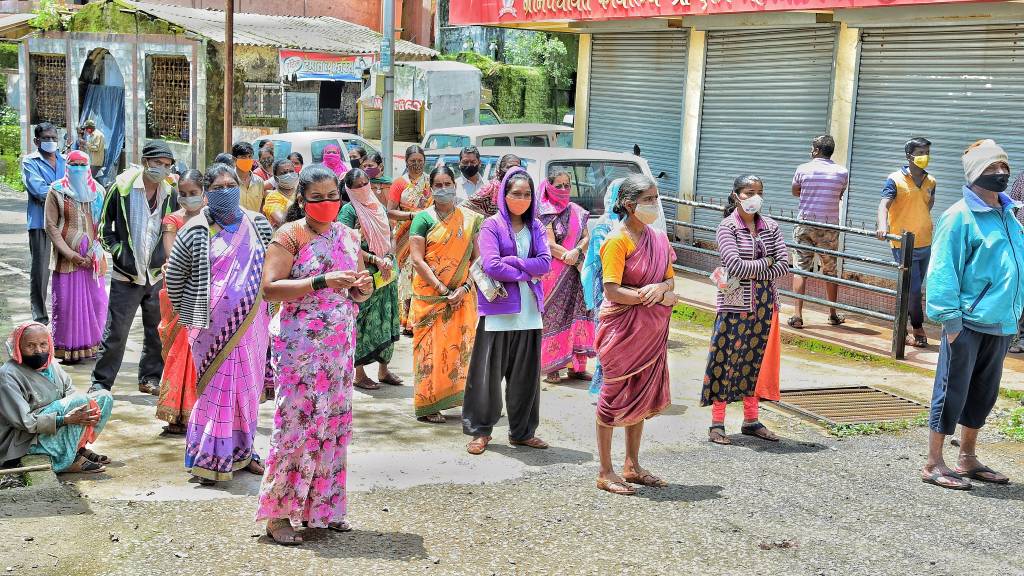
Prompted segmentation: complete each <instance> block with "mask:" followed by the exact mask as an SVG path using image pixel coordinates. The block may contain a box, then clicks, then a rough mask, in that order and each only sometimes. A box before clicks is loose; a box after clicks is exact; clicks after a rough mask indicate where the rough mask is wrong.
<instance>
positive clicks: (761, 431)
mask: <svg viewBox="0 0 1024 576" xmlns="http://www.w3.org/2000/svg"><path fill="white" fill-rule="evenodd" d="M740 433H741V434H743V435H744V436H754V437H756V438H760V439H762V440H767V441H769V442H778V441H779V437H778V436H776V435H775V433H774V432H772V431H771V430H769V429H768V427H767V426H765V425H764V424H761V423H760V422H754V423H753V424H744V425H743V426H742V427H741V428H740Z"/></svg>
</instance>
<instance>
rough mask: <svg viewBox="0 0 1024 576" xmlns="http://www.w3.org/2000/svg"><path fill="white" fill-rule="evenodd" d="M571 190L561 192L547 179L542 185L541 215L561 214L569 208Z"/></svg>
mask: <svg viewBox="0 0 1024 576" xmlns="http://www.w3.org/2000/svg"><path fill="white" fill-rule="evenodd" d="M570 193H571V191H570V190H559V189H558V188H555V185H554V184H552V183H551V182H549V181H548V179H547V178H545V179H544V180H542V181H541V184H540V215H541V216H544V215H547V214H561V213H562V211H563V210H565V209H566V207H568V206H569V194H570Z"/></svg>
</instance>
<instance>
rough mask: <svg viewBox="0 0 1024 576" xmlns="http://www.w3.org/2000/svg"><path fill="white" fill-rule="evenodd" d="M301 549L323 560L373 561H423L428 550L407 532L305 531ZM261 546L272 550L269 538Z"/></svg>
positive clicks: (264, 537) (271, 541)
mask: <svg viewBox="0 0 1024 576" xmlns="http://www.w3.org/2000/svg"><path fill="white" fill-rule="evenodd" d="M301 534H302V538H303V540H304V543H303V545H302V546H301V548H302V549H303V550H311V551H312V552H313V553H314V554H316V555H317V556H320V557H322V558H373V559H382V560H423V559H426V558H427V550H426V548H424V546H423V537H422V536H420V535H419V534H409V533H406V532H375V531H369V530H358V529H357V530H352V531H351V532H345V533H339V532H332V531H330V530H326V529H315V528H314V529H306V530H303V531H302V532H301ZM259 541H260V543H261V544H268V545H271V546H274V545H275V543H274V541H273V540H271V538H270V537H269V536H261V537H260V540H259Z"/></svg>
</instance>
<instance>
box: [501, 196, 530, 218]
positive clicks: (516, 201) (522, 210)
mask: <svg viewBox="0 0 1024 576" xmlns="http://www.w3.org/2000/svg"><path fill="white" fill-rule="evenodd" d="M505 205H506V206H508V211H509V212H511V213H513V214H515V215H516V216H522V215H523V214H526V211H527V210H529V209H530V199H529V198H505Z"/></svg>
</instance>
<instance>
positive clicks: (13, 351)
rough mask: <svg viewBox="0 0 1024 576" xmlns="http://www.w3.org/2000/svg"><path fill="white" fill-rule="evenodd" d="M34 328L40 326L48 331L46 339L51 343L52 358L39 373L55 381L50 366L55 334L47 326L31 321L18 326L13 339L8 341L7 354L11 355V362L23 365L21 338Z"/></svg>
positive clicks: (48, 359)
mask: <svg viewBox="0 0 1024 576" xmlns="http://www.w3.org/2000/svg"><path fill="white" fill-rule="evenodd" d="M33 326H39V327H40V328H42V329H43V330H46V338H47V340H49V342H50V357H49V358H47V359H46V364H43V367H42V368H40V369H39V372H41V373H43V375H44V376H46V377H47V378H49V379H50V380H53V377H52V376H51V375H50V365H51V364H52V363H53V354H54V352H53V334H51V333H50V329H49V328H47V327H46V325H45V324H41V323H39V322H35V321H33V320H29V321H28V322H22V323H21V324H20V325H18V327H17V328H15V329H14V332H11V337H10V338H8V340H7V353H8V354H9V355H10V357H11V360H14V361H15V362H16V363H18V364H21V363H22V358H21V337H22V336H24V335H25V331H26V330H28V329H29V328H32V327H33Z"/></svg>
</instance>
